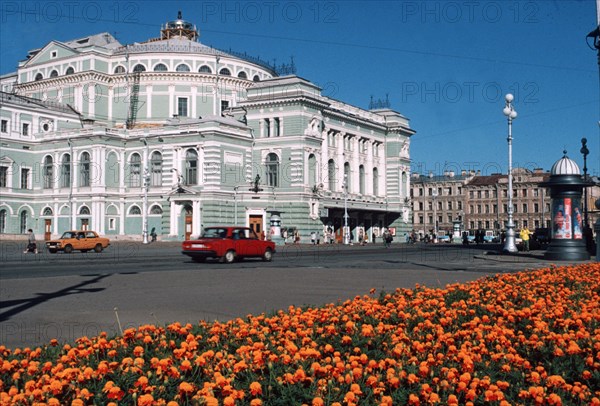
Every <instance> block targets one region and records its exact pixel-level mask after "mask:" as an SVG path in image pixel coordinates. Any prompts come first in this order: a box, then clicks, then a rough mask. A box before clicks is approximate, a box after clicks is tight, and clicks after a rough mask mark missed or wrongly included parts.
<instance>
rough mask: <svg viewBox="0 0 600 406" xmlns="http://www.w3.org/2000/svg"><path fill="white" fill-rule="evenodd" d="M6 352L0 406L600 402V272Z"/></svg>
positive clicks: (522, 278)
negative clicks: (0, 405)
mask: <svg viewBox="0 0 600 406" xmlns="http://www.w3.org/2000/svg"><path fill="white" fill-rule="evenodd" d="M374 293H375V292H374V290H371V293H370V295H365V296H362V297H356V298H354V299H353V300H348V301H346V302H343V303H338V304H330V305H327V306H324V307H320V308H297V307H290V308H289V309H288V310H287V311H279V312H277V313H276V314H274V315H271V316H266V315H260V316H247V317H246V318H245V319H236V320H232V321H230V322H227V323H220V322H214V323H208V322H200V323H199V324H198V325H195V326H194V325H190V324H188V325H181V324H179V323H174V324H171V325H169V326H167V327H158V326H141V327H139V328H138V329H129V330H126V331H125V332H124V334H123V336H122V337H115V338H109V337H107V336H106V335H105V334H104V335H100V336H99V337H94V338H86V337H83V338H81V339H79V340H77V342H76V343H75V344H74V345H64V346H60V345H58V343H56V342H51V343H50V345H48V346H46V347H43V348H36V349H27V348H26V349H16V350H14V351H12V350H9V349H7V348H5V347H2V346H0V403H1V404H2V405H9V404H10V405H12V404H36V403H38V404H43V403H45V404H51V405H52V404H55V405H59V404H61V405H65V404H66V405H88V404H98V405H110V404H114V405H117V404H119V405H132V404H138V405H154V404H157V405H172V406H174V405H186V404H190V405H191V404H208V405H219V404H224V405H234V404H237V405H292V404H308V405H357V404H361V405H374V404H382V405H391V404H394V405H406V404H408V405H429V404H440V405H464V404H472V405H478V404H479V405H481V404H486V405H509V404H511V405H512V404H523V405H537V404H539V405H561V404H563V405H590V404H591V405H600V265H599V264H586V265H581V266H573V267H561V268H547V269H541V270H537V271H528V272H522V273H517V274H502V275H496V276H494V277H489V278H484V279H481V280H478V281H476V282H472V283H467V284H455V285H449V286H447V287H446V288H445V289H429V288H425V287H421V286H417V287H416V288H415V289H397V290H396V291H395V292H394V293H391V294H384V293H381V294H379V296H378V297H377V296H376V295H374Z"/></svg>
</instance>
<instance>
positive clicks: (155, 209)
mask: <svg viewBox="0 0 600 406" xmlns="http://www.w3.org/2000/svg"><path fill="white" fill-rule="evenodd" d="M150 214H163V210H162V208H161V207H160V206H159V205H158V204H155V205H154V206H152V208H150Z"/></svg>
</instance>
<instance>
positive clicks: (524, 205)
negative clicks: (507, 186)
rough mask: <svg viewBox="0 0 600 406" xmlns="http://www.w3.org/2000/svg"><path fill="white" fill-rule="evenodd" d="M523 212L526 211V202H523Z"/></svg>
mask: <svg viewBox="0 0 600 406" xmlns="http://www.w3.org/2000/svg"><path fill="white" fill-rule="evenodd" d="M523 213H527V203H523Z"/></svg>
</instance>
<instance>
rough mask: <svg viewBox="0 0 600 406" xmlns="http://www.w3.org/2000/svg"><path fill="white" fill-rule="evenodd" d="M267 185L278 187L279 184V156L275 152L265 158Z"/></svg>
mask: <svg viewBox="0 0 600 406" xmlns="http://www.w3.org/2000/svg"><path fill="white" fill-rule="evenodd" d="M265 166H266V171H265V172H266V175H267V185H268V186H273V187H278V186H279V158H277V155H276V154H274V153H270V154H269V155H267V159H266V160H265Z"/></svg>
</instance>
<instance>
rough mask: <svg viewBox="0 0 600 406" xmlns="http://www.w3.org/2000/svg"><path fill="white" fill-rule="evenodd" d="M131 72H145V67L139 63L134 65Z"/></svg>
mask: <svg viewBox="0 0 600 406" xmlns="http://www.w3.org/2000/svg"><path fill="white" fill-rule="evenodd" d="M133 71H134V72H146V67H145V66H144V65H142V64H141V63H138V64H137V65H135V66H134V67H133Z"/></svg>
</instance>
